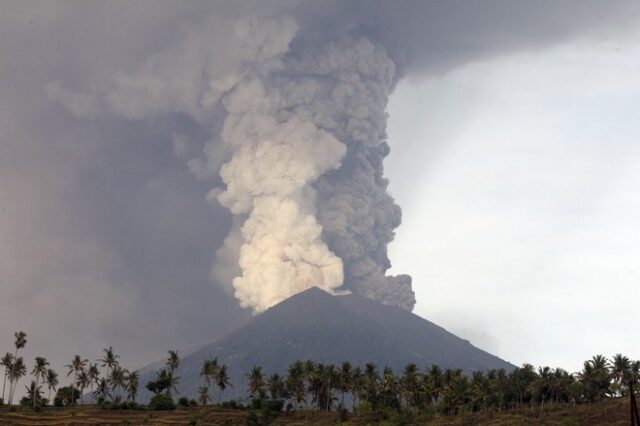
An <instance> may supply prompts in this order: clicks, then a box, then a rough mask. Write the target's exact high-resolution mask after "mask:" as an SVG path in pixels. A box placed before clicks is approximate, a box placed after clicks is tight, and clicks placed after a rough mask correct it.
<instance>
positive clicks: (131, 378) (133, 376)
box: [127, 371, 140, 402]
mask: <svg viewBox="0 0 640 426" xmlns="http://www.w3.org/2000/svg"><path fill="white" fill-rule="evenodd" d="M139 385H140V374H139V373H138V372H137V371H133V372H131V373H129V374H128V375H127V399H131V401H134V402H135V400H136V396H137V395H138V386H139Z"/></svg>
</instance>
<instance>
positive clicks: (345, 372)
mask: <svg viewBox="0 0 640 426" xmlns="http://www.w3.org/2000/svg"><path fill="white" fill-rule="evenodd" d="M352 382H353V376H352V368H351V363H350V362H349V361H345V362H343V363H342V366H341V367H340V378H339V389H340V392H342V397H341V398H340V405H341V406H342V408H344V394H346V393H347V392H349V391H350V390H351V386H352Z"/></svg>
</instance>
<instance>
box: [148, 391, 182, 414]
mask: <svg viewBox="0 0 640 426" xmlns="http://www.w3.org/2000/svg"><path fill="white" fill-rule="evenodd" d="M149 409H150V410H175V409H176V403H175V402H173V398H171V395H169V394H167V393H159V394H158V395H155V396H154V397H153V398H151V401H149Z"/></svg>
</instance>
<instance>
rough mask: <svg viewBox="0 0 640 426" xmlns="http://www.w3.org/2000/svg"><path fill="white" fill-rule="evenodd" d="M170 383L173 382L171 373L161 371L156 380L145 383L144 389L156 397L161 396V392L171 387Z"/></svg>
mask: <svg viewBox="0 0 640 426" xmlns="http://www.w3.org/2000/svg"><path fill="white" fill-rule="evenodd" d="M172 382H173V379H172V377H171V373H169V372H168V371H167V370H165V369H162V370H160V371H159V372H158V373H157V374H156V378H155V379H154V380H150V381H149V382H147V384H146V385H145V387H146V388H147V389H148V390H149V391H150V392H153V393H154V394H156V395H158V394H161V393H162V392H165V391H167V390H168V389H169V388H170V387H171V384H172ZM167 393H169V392H167Z"/></svg>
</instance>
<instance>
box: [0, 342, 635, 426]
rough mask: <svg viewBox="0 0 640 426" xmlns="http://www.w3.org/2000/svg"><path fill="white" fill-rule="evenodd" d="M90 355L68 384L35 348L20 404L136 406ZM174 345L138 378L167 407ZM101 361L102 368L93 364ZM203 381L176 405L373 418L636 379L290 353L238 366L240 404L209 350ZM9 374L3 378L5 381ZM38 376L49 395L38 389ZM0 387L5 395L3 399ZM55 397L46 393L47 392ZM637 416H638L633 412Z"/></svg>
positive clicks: (625, 390) (131, 392)
mask: <svg viewBox="0 0 640 426" xmlns="http://www.w3.org/2000/svg"><path fill="white" fill-rule="evenodd" d="M26 337H27V336H26V334H25V333H23V332H17V333H15V350H14V351H13V352H12V353H11V352H7V353H6V354H5V355H4V356H3V357H2V358H0V366H3V367H4V381H3V389H2V398H1V399H0V405H2V404H4V403H5V401H7V403H8V404H9V405H12V404H13V403H14V401H13V399H14V397H15V393H16V388H17V386H18V383H19V381H20V379H21V378H22V377H23V376H25V375H26V374H27V370H28V368H27V365H26V363H25V362H24V359H23V357H22V356H20V350H21V349H23V348H24V347H25V345H26ZM103 353H104V356H103V357H102V358H100V359H98V360H96V362H95V363H91V362H89V361H88V360H87V359H83V358H82V357H81V356H79V355H75V356H74V357H73V359H72V360H71V362H70V364H68V365H66V366H65V367H66V369H67V374H66V376H67V377H68V380H69V384H68V385H67V386H64V387H61V388H58V384H59V380H58V374H57V373H56V372H55V371H54V370H53V369H51V368H50V366H49V362H48V361H47V360H46V359H45V358H43V357H36V358H35V360H34V362H33V368H32V369H31V370H30V374H31V375H32V376H33V380H32V381H31V383H30V384H29V385H28V386H25V388H26V395H25V396H24V397H23V398H22V399H21V400H20V401H19V403H20V405H23V406H30V407H33V408H38V407H41V406H45V405H55V406H70V405H75V404H77V403H78V400H80V399H81V398H80V397H81V395H84V394H85V392H86V391H89V395H90V396H91V397H90V398H91V403H92V404H100V405H102V406H105V407H109V408H119V409H121V408H139V407H140V406H139V405H138V404H137V403H136V397H137V394H138V388H139V380H140V376H139V374H138V372H136V371H129V370H127V369H125V368H123V367H122V366H121V365H120V362H119V358H120V357H119V356H118V355H117V354H116V353H115V352H114V351H113V349H112V348H111V347H109V348H106V349H104V350H103ZM180 362H181V360H180V356H179V354H178V352H177V351H173V350H171V351H169V352H168V358H167V360H166V363H165V367H164V368H162V369H160V370H159V371H157V372H156V375H155V376H154V378H153V379H152V380H150V381H149V382H147V383H146V384H145V387H146V388H147V389H148V390H149V391H150V392H152V393H153V394H154V396H153V397H152V399H151V401H150V403H149V405H148V408H150V409H169V410H170V409H174V408H175V407H176V404H175V402H174V399H173V396H174V395H175V396H179V395H180V394H179V392H178V385H179V382H180V378H179V377H178V376H177V375H176V372H177V371H178V368H179V366H180ZM101 368H102V369H101ZM200 377H201V380H202V386H201V387H200V388H199V392H198V398H197V400H194V399H191V400H190V399H187V398H186V397H184V396H183V397H180V398H179V399H178V405H182V406H185V407H188V406H194V405H200V406H203V405H210V404H211V403H212V401H215V400H217V405H218V406H223V407H227V408H240V409H242V408H247V407H249V408H263V409H264V408H265V407H267V408H268V409H269V410H271V411H276V412H277V411H281V410H282V409H285V410H287V411H290V410H300V409H308V410H323V411H332V410H341V411H343V412H346V411H347V410H353V411H356V412H359V413H361V414H362V413H366V414H368V415H372V416H375V417H376V418H379V419H380V418H385V417H388V416H390V415H392V414H393V413H402V414H403V415H407V416H410V417H415V416H416V415H418V414H419V415H420V416H438V415H455V414H460V413H473V412H489V411H505V410H510V409H514V408H521V407H526V406H530V407H540V408H543V407H544V406H545V405H552V404H567V403H570V404H582V403H593V402H596V401H600V400H603V399H607V398H620V397H628V398H629V400H630V404H631V411H632V412H633V411H634V410H635V411H637V407H635V396H634V395H635V393H636V389H637V388H638V386H639V385H640V361H632V360H630V359H629V358H628V357H626V356H623V355H621V354H617V355H615V356H613V357H611V358H610V359H608V358H606V357H604V356H602V355H596V356H594V357H593V358H591V359H589V360H587V361H585V362H584V365H583V368H582V370H581V371H580V372H578V373H573V374H571V373H569V372H567V371H565V370H563V369H560V368H555V369H554V368H549V367H540V368H538V369H536V368H534V367H533V366H532V365H530V364H525V365H523V366H522V367H519V368H516V369H514V370H513V371H510V372H507V371H505V370H503V369H494V370H489V371H486V372H482V371H477V372H473V373H472V374H471V375H467V374H465V373H464V372H463V371H462V370H460V369H442V368H440V367H439V366H437V365H431V366H429V367H426V368H423V369H421V368H420V367H418V366H417V365H416V364H408V365H407V366H405V367H404V369H403V370H402V371H400V372H394V371H392V369H391V368H389V367H382V368H381V367H378V366H376V365H374V364H372V363H368V364H365V365H364V366H354V365H352V364H350V363H349V362H344V363H342V364H341V365H338V366H336V365H332V364H324V363H316V362H313V361H310V360H307V361H296V362H294V363H292V364H291V365H290V366H289V367H288V370H287V371H286V372H283V374H277V373H276V374H271V375H266V374H265V373H264V372H263V370H262V368H261V367H260V366H255V367H253V368H252V370H251V371H250V372H248V373H247V374H246V383H243V384H238V385H240V386H243V388H244V387H246V393H247V396H248V405H245V404H242V403H240V402H236V401H225V400H224V392H225V390H226V389H227V388H229V387H232V386H233V384H232V383H231V382H230V379H229V371H228V368H227V366H226V365H224V364H220V363H219V362H218V360H217V359H215V358H214V359H209V360H206V361H204V363H203V365H202V368H201V370H200ZM7 384H8V387H7ZM43 386H46V388H47V390H48V397H47V398H45V397H44V396H43V390H42V387H43ZM5 390H7V391H8V392H7V395H8V399H7V400H5ZM52 391H53V392H55V397H54V399H53V400H51V392H52ZM637 424H640V419H639V421H638V423H637Z"/></svg>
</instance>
